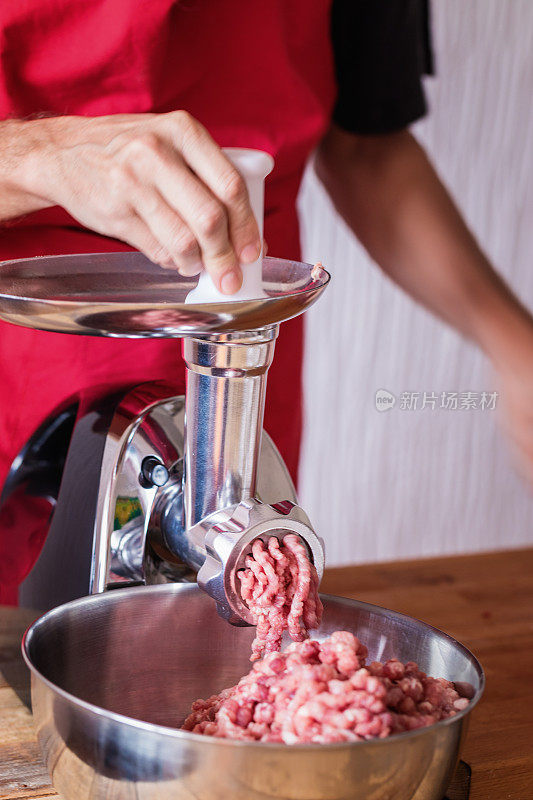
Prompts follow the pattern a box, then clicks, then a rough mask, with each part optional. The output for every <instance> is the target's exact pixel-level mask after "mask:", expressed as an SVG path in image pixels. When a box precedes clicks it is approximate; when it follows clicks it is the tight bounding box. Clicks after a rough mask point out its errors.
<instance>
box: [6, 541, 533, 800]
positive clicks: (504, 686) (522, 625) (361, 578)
mask: <svg viewBox="0 0 533 800" xmlns="http://www.w3.org/2000/svg"><path fill="white" fill-rule="evenodd" d="M322 588H323V590H324V591H325V592H329V593H331V594H339V595H345V596H348V597H357V598H359V599H361V600H367V601H369V602H371V603H377V604H378V605H383V606H387V607H388V608H393V609H396V610H398V611H403V612H405V613H406V614H411V615H412V616H415V617H419V618H420V619H423V620H425V621H427V622H430V623H431V624H432V625H436V626H437V627H439V628H442V629H443V630H445V631H447V632H448V633H450V634H451V635H452V636H455V637H456V638H457V639H459V640H460V641H461V642H463V643H464V644H466V645H467V646H468V647H469V648H470V649H471V650H473V652H474V653H475V654H476V655H477V656H478V658H479V659H480V660H481V662H482V664H483V666H484V668H485V671H486V674H487V689H486V694H485V698H484V700H483V701H482V702H481V705H480V706H479V707H478V708H477V709H476V712H475V713H474V714H473V719H472V724H471V726H470V731H469V735H468V739H467V742H466V746H465V749H464V753H463V758H464V759H465V760H466V761H468V762H469V763H470V765H471V767H472V773H473V774H472V788H471V800H533V724H532V721H531V720H532V717H533V681H532V678H533V549H531V550H517V551H512V552H511V551H510V552H503V553H490V554H483V555H474V556H458V557H453V558H437V559H428V560H423V561H403V562H395V563H392V564H377V565H376V564H375V565H371V566H362V567H345V568H342V569H331V570H329V571H328V572H327V574H326V576H325V578H324V581H323V584H322ZM34 617H35V615H34V614H32V613H31V612H28V611H22V610H20V609H9V608H4V609H0V800H15V798H17V800H19V799H21V798H24V799H25V800H28V798H43V797H58V795H57V793H56V792H54V790H53V789H52V787H51V786H50V782H49V779H48V775H47V773H46V771H45V769H44V766H43V765H42V762H41V759H40V756H39V750H38V746H37V743H36V741H35V737H34V733H33V728H32V722H31V715H30V712H29V711H28V709H27V707H26V704H27V703H28V700H29V689H28V677H27V674H26V669H25V667H24V665H23V663H22V660H21V658H20V656H19V641H20V637H21V635H22V633H23V631H24V629H25V628H26V627H27V625H28V624H30V623H31V622H32V621H33V619H34ZM524 675H526V676H529V679H528V683H527V684H525V683H524V680H523V676H524ZM397 800H402V798H397Z"/></svg>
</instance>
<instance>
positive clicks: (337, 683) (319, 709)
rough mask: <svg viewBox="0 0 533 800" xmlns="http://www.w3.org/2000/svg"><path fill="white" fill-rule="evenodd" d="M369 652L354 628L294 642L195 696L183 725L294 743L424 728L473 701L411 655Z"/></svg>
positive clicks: (218, 733) (251, 738) (346, 739)
mask: <svg viewBox="0 0 533 800" xmlns="http://www.w3.org/2000/svg"><path fill="white" fill-rule="evenodd" d="M366 656H367V649H366V647H365V646H364V645H363V644H362V643H361V642H360V641H359V640H358V639H357V638H356V637H355V636H354V635H353V634H352V633H349V632H348V631H337V632H336V633H333V634H332V635H331V636H330V637H329V639H326V640H325V641H323V642H315V641H305V642H294V643H293V644H290V645H289V647H288V648H287V650H285V651H284V652H283V653H270V655H267V656H265V658H263V659H262V660H261V661H258V662H256V663H255V664H254V665H253V667H252V669H251V670H250V672H249V673H248V675H245V676H244V677H243V678H241V680H240V681H239V683H238V684H237V685H236V686H232V687H231V688H230V689H225V690H224V691H222V692H221V693H220V694H218V695H214V696H213V697H210V698H209V699H208V700H197V701H196V702H195V703H193V705H192V710H191V713H190V715H189V716H188V717H187V719H186V720H185V723H184V725H183V729H184V730H186V731H192V732H193V733H199V734H203V735H204V736H218V737H223V738H226V739H244V740H249V741H257V742H282V743H285V744H289V745H290V744H302V743H317V744H318V743H319V744H326V743H329V742H354V741H362V740H365V739H376V738H380V739H382V738H385V737H386V736H390V735H391V734H395V733H402V732H403V731H411V730H414V729H416V728H422V727H425V726H427V725H431V724H433V723H434V722H438V721H439V720H442V719H447V718H448V717H453V716H455V714H458V713H459V712H460V711H462V710H463V709H465V708H466V707H467V706H468V703H469V700H468V699H467V698H466V697H461V696H460V695H459V693H458V692H457V690H456V687H455V686H454V684H453V683H451V682H450V681H447V680H444V679H442V678H431V677H429V676H427V675H426V674H425V673H424V672H422V671H421V670H420V669H419V668H418V666H417V665H416V664H415V663H413V662H408V663H407V664H402V663H401V662H400V661H398V660H396V659H391V660H390V661H387V662H386V663H385V664H380V663H378V662H374V663H372V664H369V665H368V666H366V665H365V659H366Z"/></svg>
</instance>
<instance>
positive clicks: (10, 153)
mask: <svg viewBox="0 0 533 800" xmlns="http://www.w3.org/2000/svg"><path fill="white" fill-rule="evenodd" d="M2 136H4V140H5V141H4V142H3V141H2ZM3 143H5V145H6V147H5V148H4V155H3V158H2V161H0V188H1V189H2V190H3V195H4V198H5V199H4V202H3V203H2V201H0V220H1V219H6V218H8V217H12V216H17V215H19V214H22V213H28V212H29V211H32V210H36V209H38V208H44V207H47V206H52V205H60V206H62V207H63V208H64V209H65V210H66V211H68V212H69V214H71V215H72V216H73V217H74V218H75V219H77V220H79V222H81V223H82V224H83V225H85V226H86V227H88V228H91V229H92V230H94V231H97V232H98V233H101V234H104V235H105V236H112V237H115V238H117V239H121V240H122V241H124V242H127V243H128V244H130V245H132V246H133V247H135V248H137V249H138V250H140V251H141V252H143V253H145V254H146V255H147V256H148V258H150V259H151V260H152V261H155V262H157V263H160V264H162V265H163V266H167V267H177V268H178V270H179V271H180V272H181V273H182V274H183V275H195V274H197V273H198V272H199V271H200V270H201V269H202V267H205V269H206V270H207V271H208V272H209V273H210V275H211V276H212V278H213V280H214V282H215V284H216V285H217V286H218V287H219V288H220V290H221V291H222V292H224V293H225V294H233V293H234V292H236V291H237V290H238V289H239V288H240V285H241V282H242V275H241V270H240V266H239V265H240V263H244V264H246V263H250V262H252V261H255V260H256V259H257V257H258V256H259V253H260V249H261V242H260V239H259V231H258V228H257V224H256V222H255V219H254V216H253V214H252V211H251V208H250V204H249V200H248V193H247V190H246V185H245V183H244V181H243V179H242V178H241V176H240V175H239V173H238V172H237V170H236V169H235V168H234V167H233V165H232V164H231V162H230V161H229V160H228V159H227V158H226V156H225V155H224V154H223V153H222V151H221V149H220V148H219V147H218V145H217V144H216V143H215V142H214V140H213V139H212V138H211V136H210V135H209V133H208V132H207V131H206V129H205V128H204V127H203V126H202V125H201V124H200V123H199V122H198V121H197V120H195V119H194V118H193V117H191V116H190V115H189V114H188V113H186V112H185V111H175V112H172V113H170V114H127V115H116V116H109V117H97V118H94V119H90V118H85V117H58V118H50V119H44V120H35V121H31V122H6V123H1V124H0V146H1V145H2V144H3ZM0 149H1V147H0ZM10 190H11V194H10ZM2 205H5V208H4V209H3V208H2Z"/></svg>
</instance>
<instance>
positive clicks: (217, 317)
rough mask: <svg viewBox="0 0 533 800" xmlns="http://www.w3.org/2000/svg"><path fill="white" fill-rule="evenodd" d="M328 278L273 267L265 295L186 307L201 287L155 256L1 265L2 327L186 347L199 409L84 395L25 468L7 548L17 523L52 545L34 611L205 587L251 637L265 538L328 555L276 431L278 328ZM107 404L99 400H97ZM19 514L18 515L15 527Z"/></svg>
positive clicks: (56, 420) (30, 588)
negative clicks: (255, 561) (123, 592)
mask: <svg viewBox="0 0 533 800" xmlns="http://www.w3.org/2000/svg"><path fill="white" fill-rule="evenodd" d="M328 280H329V275H328V273H327V272H326V271H325V270H323V269H321V268H312V267H311V266H310V265H307V264H302V263H298V262H294V261H286V260H280V259H272V258H265V259H264V260H263V262H262V291H261V294H262V295H263V296H261V297H258V298H256V299H251V300H231V299H230V301H229V302H209V303H203V304H202V303H197V302H190V301H189V302H186V300H187V297H188V296H189V294H190V292H191V290H192V289H193V288H194V286H195V280H194V279H190V278H184V277H181V276H180V275H178V274H177V273H175V272H171V271H169V270H168V269H163V268H161V267H159V266H157V265H155V264H152V263H151V262H150V261H148V260H147V259H146V258H145V257H144V256H142V255H141V254H140V253H110V254H106V253H103V254H96V255H74V256H53V257H43V258H35V259H28V260H18V261H12V262H6V263H4V264H2V265H0V317H1V318H2V319H4V320H7V321H9V322H13V323H15V324H18V325H24V326H27V327H33V328H38V329H40V330H47V331H56V332H64V333H70V334H75V333H79V334H86V335H87V334H88V335H94V336H111V337H117V336H118V337H133V338H135V337H179V338H183V356H184V360H185V362H186V367H187V369H186V387H187V388H186V395H185V396H176V395H175V393H172V391H171V390H170V389H169V387H168V386H166V385H165V383H163V382H161V383H145V384H142V385H138V386H134V387H125V388H122V389H121V390H120V391H114V392H113V393H112V394H109V393H106V392H105V391H104V392H103V393H102V394H100V395H99V394H98V389H97V388H96V389H95V391H94V392H93V393H92V395H93V397H92V400H91V401H90V402H86V401H84V399H83V398H79V397H73V398H71V399H70V400H69V401H66V403H65V404H64V406H63V407H61V408H60V409H58V410H57V411H56V412H55V413H54V414H53V415H52V416H51V417H50V418H49V419H47V420H46V421H45V422H44V423H43V425H42V426H41V427H40V428H39V430H38V431H36V433H35V434H34V436H33V437H32V438H31V439H30V441H28V442H27V444H26V445H25V447H24V448H23V450H22V451H21V452H20V453H19V454H18V456H17V458H16V459H15V461H14V462H13V465H12V468H11V471H10V473H9V475H8V477H7V480H6V482H5V485H4V489H3V493H2V496H1V505H0V521H1V520H4V524H5V520H6V519H7V520H9V525H10V529H9V530H4V531H3V532H2V535H3V536H16V527H17V520H20V521H21V524H24V525H27V524H28V509H33V508H35V509H37V510H36V512H35V513H36V514H37V515H39V514H40V515H41V517H40V519H33V520H32V521H31V524H32V525H34V526H35V527H36V528H39V529H40V535H41V536H44V531H43V529H45V531H46V537H45V541H44V546H43V548H42V551H41V554H40V557H39V559H38V561H37V563H36V564H35V566H34V568H33V570H32V571H31V573H30V574H29V576H28V577H27V579H26V580H25V581H24V583H23V584H22V586H21V589H20V602H21V603H22V604H24V605H28V606H32V607H35V608H41V609H47V608H52V607H54V606H57V605H59V604H61V603H64V602H66V601H68V600H72V599H75V598H78V597H81V596H83V595H86V594H90V593H97V592H103V591H105V590H107V589H112V588H115V587H123V586H131V585H138V584H154V583H163V582H172V581H183V580H194V579H195V577H196V578H197V580H198V583H199V585H200V586H201V587H202V588H203V589H205V591H206V592H207V593H208V594H210V595H211V596H212V597H213V599H214V600H215V602H216V604H217V609H218V611H219V613H220V614H221V615H222V616H223V617H224V618H225V619H226V620H228V621H230V622H232V623H234V624H237V625H242V624H251V623H252V622H253V619H252V617H251V614H250V612H249V610H248V608H247V606H246V605H245V604H244V602H243V601H242V599H241V597H240V592H239V581H238V579H237V577H236V576H237V572H238V570H239V569H240V568H241V567H242V566H243V565H244V559H245V557H246V555H247V553H248V552H250V550H251V542H252V541H253V540H254V539H256V538H258V537H261V538H267V537H269V536H272V535H275V536H278V537H280V536H281V537H282V536H283V535H285V533H286V532H293V533H296V534H297V535H299V536H300V537H301V538H302V539H303V540H304V542H305V543H306V544H307V547H308V550H309V554H310V556H311V558H312V560H313V562H314V564H315V567H316V569H317V572H318V574H319V577H320V576H321V575H322V572H323V567H324V555H323V545H322V541H321V540H320V539H319V537H318V536H317V535H316V533H315V532H314V531H313V528H312V526H311V523H310V521H309V519H308V517H307V515H306V514H305V512H304V511H303V510H302V509H301V508H300V507H299V506H298V505H297V499H296V494H295V490H294V486H293V483H292V481H291V478H290V476H289V474H288V471H287V469H286V467H285V465H284V463H283V460H282V458H281V456H280V454H279V452H278V450H277V449H276V447H275V445H274V443H273V442H272V440H271V439H270V438H269V436H268V434H266V433H264V432H263V430H262V424H263V411H264V404H265V387H266V379H267V371H268V368H269V366H270V364H271V361H272V358H273V355H274V346H275V342H276V336H277V333H278V328H279V324H280V323H281V322H283V321H284V320H286V319H289V318H291V317H294V316H296V315H298V314H301V313H302V312H303V311H305V309H306V308H308V307H309V306H310V305H311V304H312V303H313V302H314V301H315V300H316V299H317V298H318V297H319V295H320V294H321V292H322V291H323V290H324V288H325V286H326V284H327V282H328ZM95 396H96V399H95ZM6 512H8V513H6Z"/></svg>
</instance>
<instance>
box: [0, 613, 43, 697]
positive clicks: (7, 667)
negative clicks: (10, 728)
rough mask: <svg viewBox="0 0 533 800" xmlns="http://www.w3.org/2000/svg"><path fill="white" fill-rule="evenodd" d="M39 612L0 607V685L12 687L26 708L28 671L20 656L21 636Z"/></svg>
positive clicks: (28, 693)
mask: <svg viewBox="0 0 533 800" xmlns="http://www.w3.org/2000/svg"><path fill="white" fill-rule="evenodd" d="M39 616H40V614H39V612H37V611H35V612H31V611H26V610H24V611H23V610H21V609H15V608H2V609H0V673H1V674H0V686H2V684H4V685H7V686H9V687H11V689H13V691H14V692H15V693H16V694H17V696H18V697H19V698H20V700H21V701H22V702H23V703H24V705H25V706H27V708H31V701H30V671H29V669H28V668H27V666H26V664H25V663H24V659H23V658H22V651H21V648H20V643H21V641H22V637H23V635H24V633H25V631H26V629H27V628H28V626H29V625H31V624H32V622H33V621H34V620H36V619H37V618H38V617H39Z"/></svg>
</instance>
